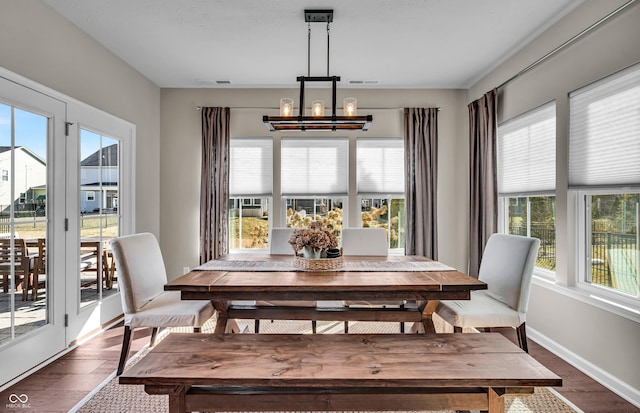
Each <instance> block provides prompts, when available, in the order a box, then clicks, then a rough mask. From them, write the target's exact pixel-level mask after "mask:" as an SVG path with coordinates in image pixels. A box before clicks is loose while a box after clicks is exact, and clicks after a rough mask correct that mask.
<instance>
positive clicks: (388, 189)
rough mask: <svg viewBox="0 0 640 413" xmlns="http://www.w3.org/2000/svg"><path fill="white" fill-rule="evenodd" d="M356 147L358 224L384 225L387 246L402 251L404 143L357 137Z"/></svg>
mask: <svg viewBox="0 0 640 413" xmlns="http://www.w3.org/2000/svg"><path fill="white" fill-rule="evenodd" d="M356 150H357V152H356V157H357V178H358V179H357V183H358V199H359V200H360V217H361V219H360V226H361V227H362V228H380V227H381V228H385V229H386V230H387V240H388V241H389V248H391V249H398V250H404V240H405V238H404V217H405V204H404V181H405V179H404V178H405V176H404V142H403V140H402V139H400V138H359V139H358V141H357V145H356Z"/></svg>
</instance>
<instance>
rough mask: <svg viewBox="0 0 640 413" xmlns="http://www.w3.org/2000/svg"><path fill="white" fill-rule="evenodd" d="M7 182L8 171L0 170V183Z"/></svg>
mask: <svg viewBox="0 0 640 413" xmlns="http://www.w3.org/2000/svg"><path fill="white" fill-rule="evenodd" d="M8 181H9V171H8V170H7V169H3V170H2V182H8Z"/></svg>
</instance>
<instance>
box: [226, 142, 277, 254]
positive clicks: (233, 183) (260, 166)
mask: <svg viewBox="0 0 640 413" xmlns="http://www.w3.org/2000/svg"><path fill="white" fill-rule="evenodd" d="M229 152H230V161H229V195H230V199H229V248H230V249H231V250H245V249H249V250H251V249H266V248H268V247H269V228H270V225H271V224H270V219H269V217H270V216H271V214H270V210H269V207H270V205H271V199H272V192H273V142H272V140H271V138H233V139H231V144H230V150H229Z"/></svg>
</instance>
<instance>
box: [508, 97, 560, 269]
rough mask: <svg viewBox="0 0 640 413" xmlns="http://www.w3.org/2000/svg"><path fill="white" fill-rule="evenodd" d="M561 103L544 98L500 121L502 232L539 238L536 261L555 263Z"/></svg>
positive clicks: (543, 265) (549, 265)
mask: <svg viewBox="0 0 640 413" xmlns="http://www.w3.org/2000/svg"><path fill="white" fill-rule="evenodd" d="M555 109H556V105H555V102H551V103H548V104H545V105H543V106H541V107H539V108H536V109H534V110H531V111H529V112H527V113H525V114H523V115H520V116H518V117H516V118H513V119H510V120H508V121H506V122H504V123H502V124H500V125H499V126H498V196H499V203H500V205H501V206H502V208H500V221H499V222H500V223H501V227H500V230H501V232H505V233H509V234H516V235H525V236H532V237H536V238H539V239H540V249H539V251H538V258H537V260H536V266H537V267H538V268H542V269H545V270H549V271H555V268H556V258H555V257H556V255H555V254H556V235H555V215H556V214H555V180H556V168H555V163H556V150H555V145H556V116H555Z"/></svg>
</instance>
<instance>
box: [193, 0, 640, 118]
mask: <svg viewBox="0 0 640 413" xmlns="http://www.w3.org/2000/svg"><path fill="white" fill-rule="evenodd" d="M634 1H635V0H634ZM229 109H235V110H237V109H248V110H249V109H254V110H255V109H260V110H280V108H279V107H266V106H235V107H233V106H232V107H229ZM436 109H438V112H439V111H441V110H442V108H441V107H439V106H438V107H437V108H436ZM196 110H202V106H196ZM358 110H404V107H402V108H363V107H358Z"/></svg>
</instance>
